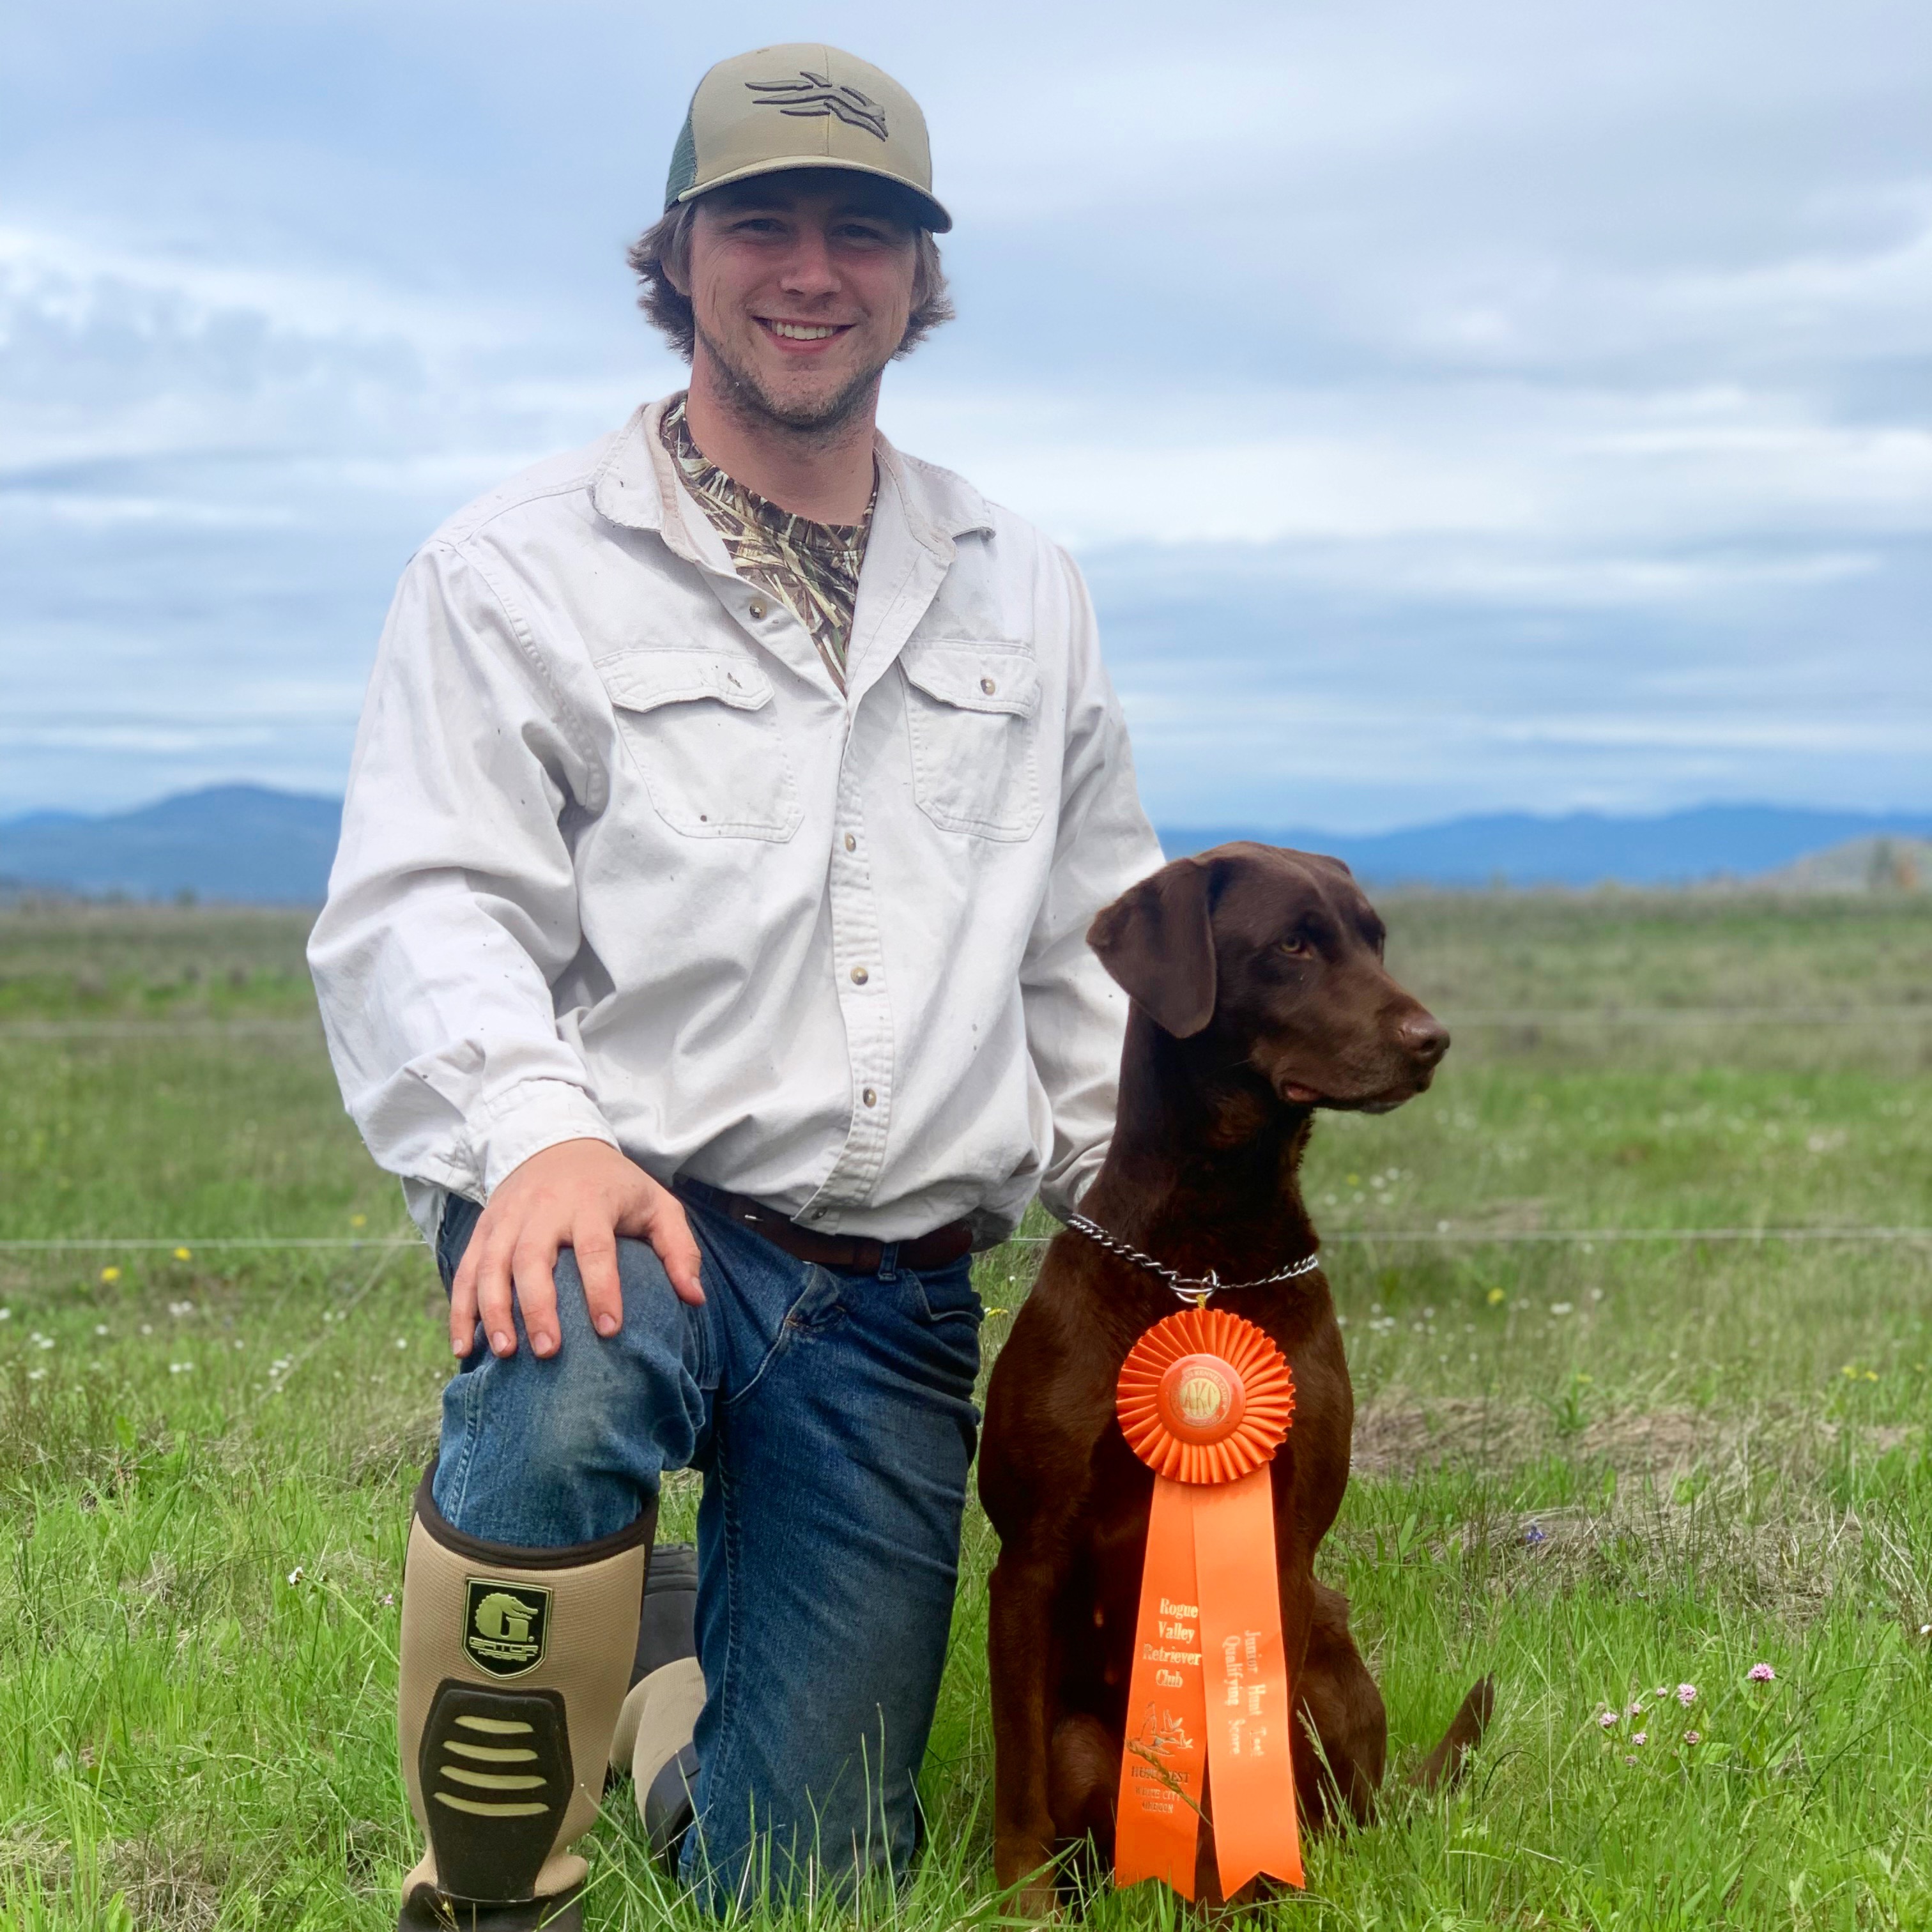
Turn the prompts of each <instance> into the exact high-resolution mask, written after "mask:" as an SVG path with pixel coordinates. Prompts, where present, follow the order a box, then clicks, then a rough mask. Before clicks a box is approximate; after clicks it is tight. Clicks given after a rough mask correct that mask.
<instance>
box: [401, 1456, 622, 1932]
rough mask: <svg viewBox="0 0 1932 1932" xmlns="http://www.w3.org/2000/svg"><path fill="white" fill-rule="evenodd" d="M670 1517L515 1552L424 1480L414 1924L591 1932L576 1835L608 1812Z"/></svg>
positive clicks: (411, 1595) (406, 1719) (411, 1627)
mask: <svg viewBox="0 0 1932 1932" xmlns="http://www.w3.org/2000/svg"><path fill="white" fill-rule="evenodd" d="M431 1474H432V1475H433V1474H434V1469H432V1471H431ZM656 1521H657V1508H656V1505H655V1503H653V1504H652V1506H651V1507H650V1508H649V1509H647V1510H646V1511H645V1512H644V1514H643V1515H642V1516H640V1517H639V1518H638V1519H637V1521H636V1522H635V1523H633V1524H632V1525H631V1527H630V1528H629V1529H626V1530H622V1531H620V1532H618V1534H617V1535H615V1536H608V1537H605V1538H603V1539H602V1540H601V1541H598V1542H596V1543H588V1544H578V1545H577V1546H576V1547H574V1548H571V1549H565V1550H518V1549H511V1548H509V1547H506V1546H505V1545H503V1544H493V1543H482V1542H479V1541H477V1539H476V1538H474V1537H469V1536H465V1535H463V1533H462V1532H460V1530H457V1529H453V1528H452V1527H451V1526H450V1525H449V1523H446V1522H445V1521H444V1520H443V1517H442V1515H441V1514H440V1512H439V1511H437V1507H436V1504H435V1502H434V1499H433V1498H432V1496H431V1493H430V1476H428V1475H425V1477H424V1478H423V1481H422V1487H421V1488H420V1489H419V1490H418V1491H417V1492H416V1521H415V1523H414V1524H413V1526H412V1527H411V1529H410V1549H409V1558H408V1562H407V1568H405V1570H404V1577H403V1633H402V1660H401V1662H402V1668H401V1681H400V1685H399V1688H398V1711H397V1722H398V1736H399V1739H400V1742H401V1748H402V1761H403V1778H404V1783H405V1784H407V1786H408V1787H409V1793H410V1810H411V1811H412V1812H413V1813H414V1814H415V1816H416V1823H417V1825H418V1826H419V1828H420V1829H421V1830H422V1833H423V1835H424V1836H425V1838H427V1839H428V1841H429V1852H428V1855H427V1856H426V1857H425V1858H424V1859H423V1860H422V1863H421V1864H419V1865H418V1866H417V1867H416V1869H415V1870H413V1871H412V1872H411V1873H410V1875H409V1876H408V1877H407V1879H404V1881H403V1907H402V1912H401V1918H399V1920H398V1926H399V1927H400V1928H401V1932H425V1928H428V1927H439V1928H442V1932H449V1928H452V1927H455V1928H458V1932H535V1928H536V1927H540V1926H541V1927H550V1928H551V1932H580V1928H581V1927H582V1924H583V1916H582V1909H581V1906H580V1903H579V1902H578V1894H580V1892H581V1891H582V1890H583V1881H584V1879H585V1877H586V1876H587V1873H588V1867H586V1864H585V1863H584V1861H583V1859H582V1858H580V1857H579V1856H577V1854H576V1852H574V1851H573V1850H572V1849H571V1846H573V1845H574V1843H576V1841H577V1840H578V1839H579V1838H581V1837H582V1836H583V1834H584V1832H586V1831H587V1830H588V1829H589V1827H590V1826H591V1823H592V1821H593V1820H595V1817H596V1816H597V1808H598V1802H599V1799H601V1796H602V1792H603V1786H604V1765H605V1763H606V1761H607V1758H608V1757H609V1754H610V1733H611V1732H612V1730H613V1728H614V1727H615V1726H616V1721H617V1713H618V1710H619V1707H620V1706H621V1705H622V1703H623V1700H624V1693H625V1685H627V1684H628V1682H629V1679H630V1672H631V1659H632V1658H633V1657H634V1655H635V1652H636V1646H637V1606H638V1603H639V1601H640V1598H641V1597H642V1595H643V1585H644V1574H645V1570H646V1566H647V1565H648V1564H649V1559H650V1547H651V1532H652V1529H653V1528H654V1527H655V1524H656Z"/></svg>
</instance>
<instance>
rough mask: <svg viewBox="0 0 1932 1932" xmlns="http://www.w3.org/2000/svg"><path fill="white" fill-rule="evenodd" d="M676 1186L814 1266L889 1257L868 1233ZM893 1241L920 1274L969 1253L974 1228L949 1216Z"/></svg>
mask: <svg viewBox="0 0 1932 1932" xmlns="http://www.w3.org/2000/svg"><path fill="white" fill-rule="evenodd" d="M673 1190H674V1191H675V1192H676V1193H679V1194H688V1195H689V1196H691V1197H692V1198H693V1199H695V1200H697V1201H698V1202H700V1203H701V1204H702V1205H704V1206H706V1207H707V1208H715V1209H716V1210H717V1211H718V1213H720V1214H728V1215H729V1216H730V1217H731V1219H732V1220H734V1221H736V1222H737V1223H739V1224H740V1225H741V1226H744V1227H747V1228H749V1229H751V1231H752V1232H753V1233H754V1234H758V1235H763V1237H764V1238H765V1239H766V1241H769V1242H770V1243H771V1244H772V1247H775V1248H781V1249H783V1250H784V1252H785V1253H787V1254H788V1255H790V1256H791V1258H792V1259H793V1260H794V1261H799V1262H811V1264H812V1265H813V1266H814V1267H815V1268H830V1269H832V1271H833V1272H834V1273H835V1274H877V1273H878V1271H879V1267H880V1263H881V1262H883V1261H884V1259H885V1258H886V1244H885V1243H884V1242H883V1241H874V1240H873V1238H871V1236H870V1235H814V1233H813V1232H811V1229H809V1228H801V1227H800V1226H799V1225H798V1223H796V1221H794V1220H792V1219H791V1218H790V1216H789V1215H787V1214H784V1212H783V1211H781V1209H778V1208H768V1207H766V1205H765V1204H764V1203H763V1202H762V1201H754V1200H752V1199H750V1197H749V1196H746V1195H743V1194H732V1193H727V1191H726V1190H724V1188H721V1187H706V1186H704V1185H703V1184H702V1183H700V1182H694V1181H684V1180H679V1181H676V1182H675V1183H674V1184H673ZM895 1246H896V1247H898V1265H899V1266H900V1267H901V1268H910V1269H911V1271H913V1273H914V1274H919V1273H922V1272H923V1271H929V1270H931V1269H934V1268H948V1267H950V1266H951V1265H952V1264H953V1262H956V1261H958V1260H959V1258H960V1257H961V1256H962V1255H969V1254H971V1253H972V1252H973V1230H972V1228H971V1226H970V1225H969V1224H968V1223H966V1222H965V1221H949V1222H948V1223H947V1224H946V1226H944V1227H943V1228H935V1229H933V1231H932V1233H931V1234H929V1235H919V1236H918V1237H917V1238H916V1239H914V1240H912V1241H900V1242H898V1243H896V1244H895Z"/></svg>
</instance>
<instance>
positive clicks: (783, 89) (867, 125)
mask: <svg viewBox="0 0 1932 1932" xmlns="http://www.w3.org/2000/svg"><path fill="white" fill-rule="evenodd" d="M745 86H746V88H747V89H749V90H750V92H752V93H753V94H755V95H757V97H758V102H757V104H758V105H759V106H760V107H775V108H776V109H777V110H778V112H779V113H781V114H790V115H797V116H799V117H802V118H807V119H810V120H823V118H825V116H826V115H831V116H832V118H834V119H835V120H838V121H844V124H846V126H847V127H862V128H864V129H865V132H866V133H868V134H876V135H877V136H878V137H879V139H880V140H882V141H883V139H885V138H886V110H884V109H883V107H880V105H879V104H878V103H877V101H874V100H873V99H872V98H871V97H870V96H869V95H863V94H861V93H860V92H859V90H858V89H856V87H846V86H835V85H834V83H833V82H832V77H831V76H830V75H829V74H814V73H813V72H812V71H811V69H810V68H799V71H798V78H797V80H748V81H746V82H745Z"/></svg>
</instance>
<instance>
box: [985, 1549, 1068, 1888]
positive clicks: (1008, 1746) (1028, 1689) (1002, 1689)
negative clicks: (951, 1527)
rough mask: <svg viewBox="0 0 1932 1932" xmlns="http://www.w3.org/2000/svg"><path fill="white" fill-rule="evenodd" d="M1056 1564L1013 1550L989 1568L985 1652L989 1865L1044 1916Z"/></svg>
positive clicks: (1049, 1879) (1048, 1875) (1049, 1851)
mask: <svg viewBox="0 0 1932 1932" xmlns="http://www.w3.org/2000/svg"><path fill="white" fill-rule="evenodd" d="M1061 1567H1062V1566H1061V1565H1056V1564H1055V1563H1054V1562H1052V1561H1051V1560H1050V1559H1047V1558H1045V1557H1043V1556H1038V1555H1035V1554H1034V1553H1028V1552H1022V1551H1020V1550H1015V1549H1008V1550H1005V1551H1004V1552H1003V1553H1001V1557H1000V1560H999V1562H998V1564H997V1565H995V1568H994V1571H993V1577H992V1601H991V1604H990V1606H989V1617H988V1634H987V1652H988V1660H987V1661H988V1662H989V1665H990V1666H991V1670H992V1690H993V1868H994V1870H995V1873H996V1875H997V1876H998V1879H999V1882H1000V1884H1001V1886H1002V1887H1003V1888H1016V1889H1014V1891H1013V1904H1014V1907H1015V1909H1016V1910H1018V1911H1019V1912H1023V1913H1025V1914H1026V1915H1028V1916H1029V1917H1032V1918H1050V1917H1052V1915H1053V1914H1054V1913H1055V1911H1056V1910H1057V1909H1058V1904H1059V1895H1058V1891H1056V1889H1055V1884H1054V1877H1053V1873H1052V1858H1053V1836H1054V1830H1053V1814H1052V1809H1051V1808H1050V1806H1049V1802H1048V1796H1047V1772H1048V1761H1049V1760H1048V1754H1049V1748H1050V1744H1051V1739H1050V1738H1049V1725H1050V1722H1051V1717H1050V1713H1049V1708H1048V1704H1049V1700H1048V1691H1049V1684H1048V1678H1049V1672H1050V1670H1051V1667H1052V1659H1051V1656H1050V1652H1051V1649H1052V1640H1053V1638H1052V1633H1053V1607H1054V1602H1055V1598H1056V1597H1057V1596H1058V1594H1059V1591H1060V1586H1061V1582H1062V1577H1061Z"/></svg>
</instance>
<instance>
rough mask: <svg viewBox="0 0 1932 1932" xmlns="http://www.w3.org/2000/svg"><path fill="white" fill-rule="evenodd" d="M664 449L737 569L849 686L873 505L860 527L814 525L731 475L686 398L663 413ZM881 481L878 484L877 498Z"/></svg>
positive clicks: (835, 676)
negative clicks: (849, 656)
mask: <svg viewBox="0 0 1932 1932" xmlns="http://www.w3.org/2000/svg"><path fill="white" fill-rule="evenodd" d="M659 434H661V436H662V437H663V439H664V448H665V449H667V451H668V452H670V457H671V460H673V462H674V463H676V465H677V466H678V469H679V472H680V473H681V474H682V476H683V478H684V487H685V488H686V489H687V490H689V491H690V492H691V494H692V495H693V496H695V497H696V498H697V500H698V502H700V503H701V504H702V505H703V506H704V514H706V516H707V517H709V518H710V519H711V522H712V527H713V528H714V529H716V531H717V532H718V535H719V536H721V538H723V539H724V547H725V548H726V550H728V551H730V554H731V562H732V564H733V566H734V567H735V568H736V571H737V572H738V574H739V576H740V577H743V578H744V579H745V581H746V582H747V583H755V584H756V585H757V586H758V588H759V589H760V590H763V591H766V592H769V595H772V596H773V597H775V598H777V599H778V601H779V602H780V603H781V604H783V605H784V607H785V608H786V609H787V610H789V611H790V613H792V615H793V616H794V617H796V619H798V621H799V622H800V623H801V624H802V625H804V626H805V631H806V634H808V636H809V637H811V641H812V642H813V643H814V644H816V645H817V646H818V655H820V657H821V658H823V659H824V660H825V667H826V670H829V672H830V673H832V682H833V683H834V684H835V685H838V688H839V689H840V690H841V691H843V690H844V688H845V646H846V642H847V639H848V638H849V637H850V636H851V634H852V611H853V607H854V606H855V605H856V603H857V602H858V600H859V566H860V565H862V563H863V562H865V533H866V532H867V531H868V529H870V528H871V522H872V505H871V504H870V503H868V504H867V505H865V515H864V517H862V519H861V520H859V522H857V523H814V522H813V521H812V520H811V518H810V517H799V516H794V515H793V514H792V512H791V511H789V510H781V509H780V508H778V505H777V504H775V503H771V502H766V500H765V499H764V498H763V497H762V496H759V495H757V493H755V492H754V491H752V490H748V489H746V488H745V486H744V485H743V484H742V483H739V482H738V481H735V480H734V479H733V478H731V477H729V476H727V475H725V473H724V471H723V470H721V469H719V468H718V466H717V464H715V463H712V462H711V461H710V460H709V459H708V458H706V456H705V455H703V452H701V451H700V449H698V447H697V444H696V443H693V442H692V441H691V428H690V425H688V424H687V423H686V422H685V419H684V398H682V396H680V397H679V398H678V399H677V401H676V402H674V403H673V404H672V405H671V406H670V408H669V409H667V410H665V412H664V422H663V424H662V426H661V429H660V431H659ZM877 489H878V485H877V481H876V480H875V481H874V484H873V493H874V498H875V499H876V497H877Z"/></svg>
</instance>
